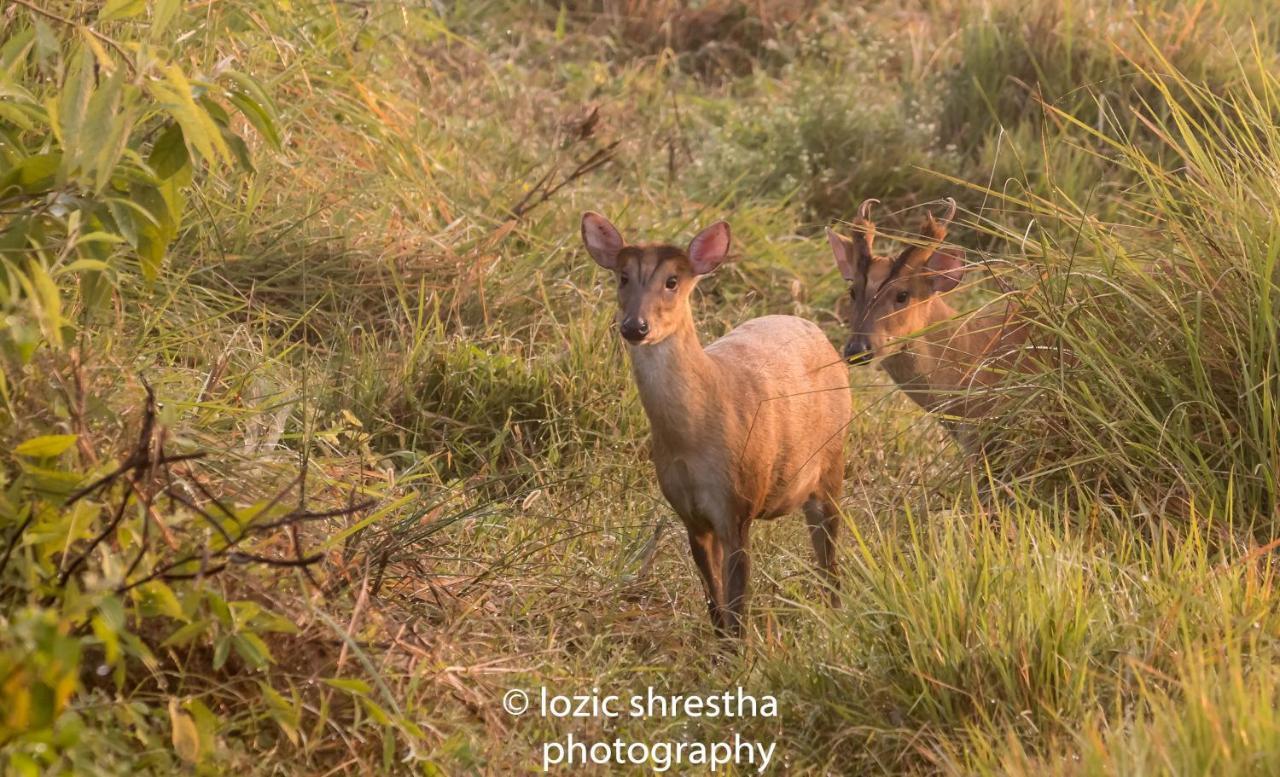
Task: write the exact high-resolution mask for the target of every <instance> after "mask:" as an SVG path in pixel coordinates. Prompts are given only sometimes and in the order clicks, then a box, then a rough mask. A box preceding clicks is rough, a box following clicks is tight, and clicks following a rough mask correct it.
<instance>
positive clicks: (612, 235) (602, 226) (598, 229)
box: [582, 210, 625, 270]
mask: <svg viewBox="0 0 1280 777" xmlns="http://www.w3.org/2000/svg"><path fill="white" fill-rule="evenodd" d="M582 242H583V244H584V245H586V247H587V253H589V254H591V258H592V259H595V260H596V264H598V265H600V266H601V267H603V268H605V269H606V270H616V269H618V252H619V251H621V250H622V247H623V246H624V245H625V243H623V242H622V235H621V234H619V233H618V230H617V228H616V227H614V226H613V225H612V224H610V223H609V219H607V218H605V217H604V216H601V215H600V214H599V213H596V212H595V211H590V210H589V211H587V212H586V213H584V214H582Z"/></svg>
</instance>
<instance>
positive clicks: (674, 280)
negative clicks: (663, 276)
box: [667, 275, 680, 291]
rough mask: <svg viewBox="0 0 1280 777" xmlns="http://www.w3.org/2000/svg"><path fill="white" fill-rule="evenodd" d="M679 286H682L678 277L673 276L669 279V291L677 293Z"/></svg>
mask: <svg viewBox="0 0 1280 777" xmlns="http://www.w3.org/2000/svg"><path fill="white" fill-rule="evenodd" d="M679 285H680V279H679V278H677V277H676V276H674V275H672V276H671V277H670V278H667V291H675V290H676V286H679Z"/></svg>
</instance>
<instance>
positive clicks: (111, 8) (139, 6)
mask: <svg viewBox="0 0 1280 777" xmlns="http://www.w3.org/2000/svg"><path fill="white" fill-rule="evenodd" d="M145 10H147V2H146V0H107V4H106V5H104V6H103V7H102V12H101V13H99V14H98V21H100V22H110V21H115V20H116V19H132V18H133V17H135V16H137V15H139V14H141V13H142V12H143V11H145Z"/></svg>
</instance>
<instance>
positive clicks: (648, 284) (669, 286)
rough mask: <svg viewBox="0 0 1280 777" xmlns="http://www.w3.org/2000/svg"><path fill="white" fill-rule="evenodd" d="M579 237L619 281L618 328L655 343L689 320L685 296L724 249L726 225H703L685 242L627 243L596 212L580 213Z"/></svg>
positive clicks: (639, 341)
mask: <svg viewBox="0 0 1280 777" xmlns="http://www.w3.org/2000/svg"><path fill="white" fill-rule="evenodd" d="M582 242H583V243H584V244H585V245H586V247H587V252H588V253H589V254H591V258H592V259H595V261H596V264H598V265H600V266H601V267H603V268H605V269H606V270H612V271H613V273H614V275H615V276H616V277H617V280H618V316H617V323H618V331H619V332H620V333H621V334H622V337H623V338H624V339H626V341H627V342H628V343H630V344H631V345H655V344H657V343H660V342H662V341H663V340H665V339H666V338H667V337H668V336H670V335H671V334H672V333H673V332H674V331H676V330H677V329H678V328H679V327H680V326H682V325H683V324H684V323H685V322H688V321H691V320H692V318H691V313H690V311H689V295H690V293H692V291H693V287H694V286H696V285H697V283H698V280H699V279H700V278H701V277H702V276H704V275H706V274H707V273H709V272H711V271H712V270H714V269H716V268H717V267H719V266H720V265H721V264H722V263H723V262H724V261H725V259H726V258H727V257H728V254H729V225H728V224H726V223H725V222H723V221H717V222H716V223H715V224H712V225H711V226H709V227H707V228H706V229H704V230H702V231H701V232H699V233H698V235H697V236H696V237H695V238H694V239H693V241H692V242H690V243H689V247H688V248H687V249H685V248H678V247H676V246H672V245H658V244H652V245H648V244H646V245H630V244H628V243H626V242H625V241H624V240H623V239H622V235H621V234H620V233H619V232H618V230H617V228H615V227H614V226H613V225H612V224H610V223H609V220H608V219H606V218H605V217H604V216H601V215H600V214H599V213H595V212H587V213H584V214H583V216H582Z"/></svg>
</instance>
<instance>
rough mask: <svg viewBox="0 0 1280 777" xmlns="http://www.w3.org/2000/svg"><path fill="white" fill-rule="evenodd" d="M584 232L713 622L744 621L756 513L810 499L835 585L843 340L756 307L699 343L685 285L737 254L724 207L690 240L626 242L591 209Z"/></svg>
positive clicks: (845, 387) (728, 629) (774, 512)
mask: <svg viewBox="0 0 1280 777" xmlns="http://www.w3.org/2000/svg"><path fill="white" fill-rule="evenodd" d="M582 242H583V243H585V244H586V247H587V252H588V253H590V254H591V257H592V258H593V259H595V261H596V263H597V264H599V265H600V266H601V267H604V268H605V269H607V270H611V271H612V272H613V273H614V275H615V276H616V278H617V283H618V304H619V311H618V314H617V322H618V330H619V332H620V333H621V335H622V337H623V339H624V340H625V341H626V350H627V353H628V354H629V356H630V360H631V370H632V373H633V375H634V376H635V381H636V386H637V387H638V389H639V393H640V402H641V404H642V405H643V406H644V410H645V414H646V415H647V416H648V417H649V423H650V426H651V427H652V431H653V443H652V454H651V458H652V459H653V463H654V466H655V468H656V469H657V474H658V485H659V486H660V487H661V489H662V494H663V496H665V497H666V498H667V501H668V502H669V503H670V504H671V506H672V508H674V509H675V511H676V513H677V514H679V516H680V519H681V520H682V521H683V522H684V525H685V528H686V529H688V532H689V549H690V551H692V554H693V561H694V563H695V564H696V566H697V567H698V572H699V573H700V574H701V576H702V581H703V584H704V586H705V589H706V594H707V604H708V609H709V610H710V613H711V622H712V625H713V626H715V628H716V631H717V632H718V633H720V634H722V635H730V636H741V634H742V629H743V624H744V614H745V610H746V598H747V581H748V576H749V575H750V571H751V556H750V551H749V544H750V542H749V541H750V530H751V522H752V521H754V520H756V519H757V518H759V519H767V518H775V517H777V516H780V515H784V514H786V513H791V512H794V511H796V510H798V509H803V511H804V514H805V517H806V519H807V520H808V524H809V533H810V539H811V540H812V541H813V549H814V552H815V554H816V555H817V558H818V565H819V567H820V568H821V569H822V571H823V573H824V574H825V576H826V578H827V581H828V583H829V584H830V585H831V587H832V588H831V590H832V595H833V596H834V586H835V578H834V571H835V537H836V528H837V524H838V521H839V514H838V510H837V507H836V499H837V498H838V496H839V494H840V488H841V483H842V481H843V480H844V440H845V431H846V427H847V426H848V424H849V422H850V420H851V416H852V412H851V402H850V398H849V376H848V371H847V369H846V368H845V366H844V364H843V363H842V361H841V359H840V357H839V355H837V354H836V351H835V348H833V347H832V345H831V343H830V342H828V340H827V338H826V336H825V335H823V333H822V330H820V329H819V328H818V327H817V326H816V325H815V324H813V323H811V322H809V321H805V320H804V319H801V318H796V317H794V316H764V317H762V318H756V319H752V320H750V321H747V322H746V323H744V324H742V325H741V326H739V327H738V328H736V329H734V330H733V331H731V332H729V333H728V334H727V335H725V336H724V337H722V338H720V339H719V340H716V341H715V342H713V343H711V344H710V345H708V346H707V347H706V348H705V349H704V348H703V347H702V344H701V343H700V342H699V340H698V335H697V332H696V331H695V330H694V326H693V313H692V311H691V309H690V306H689V297H690V294H692V292H693V288H694V286H696V285H697V283H698V281H699V279H701V278H702V277H703V276H705V275H706V274H707V273H710V272H711V271H712V270H715V269H716V267H718V266H719V265H720V264H721V263H723V262H724V261H725V260H726V258H727V257H728V253H729V225H728V224H726V223H724V222H723V221H721V222H718V223H716V224H712V225H711V226H710V227H707V228H706V229H704V230H703V231H702V232H700V233H698V235H697V237H695V238H694V239H693V242H691V243H690V244H689V247H688V249H687V250H686V249H681V248H678V247H676V246H672V245H658V244H643V245H632V244H628V243H625V242H623V239H622V236H621V235H620V234H619V233H618V230H617V229H615V228H614V226H613V225H612V224H610V223H609V221H608V220H607V219H605V217H604V216H601V215H600V214H598V213H586V214H584V215H583V217H582Z"/></svg>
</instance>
